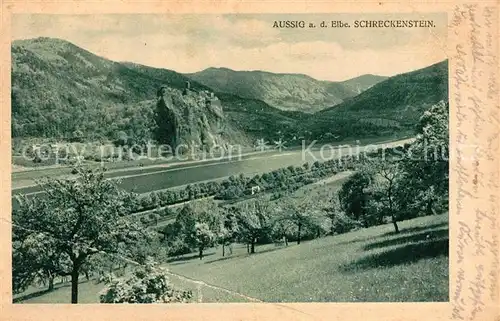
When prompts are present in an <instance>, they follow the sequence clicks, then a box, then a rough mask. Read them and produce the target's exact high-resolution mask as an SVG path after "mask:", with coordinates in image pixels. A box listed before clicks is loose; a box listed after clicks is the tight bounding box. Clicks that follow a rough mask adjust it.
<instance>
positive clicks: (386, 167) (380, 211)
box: [369, 160, 401, 233]
mask: <svg viewBox="0 0 500 321" xmlns="http://www.w3.org/2000/svg"><path fill="white" fill-rule="evenodd" d="M370 170H372V171H373V172H374V173H375V175H376V177H375V179H374V180H373V182H372V184H371V186H370V187H369V190H370V192H371V194H372V199H371V200H370V204H371V205H373V207H374V208H375V209H376V210H375V211H376V213H375V216H378V217H379V218H381V217H382V216H383V215H385V214H389V216H390V217H391V222H392V224H393V225H394V231H395V232H396V233H399V227H398V223H397V222H398V220H400V219H401V218H400V217H399V216H400V215H401V213H400V212H399V203H398V199H397V198H396V195H397V194H396V191H397V188H398V179H399V178H400V176H401V170H400V168H399V166H398V163H397V162H394V161H390V160H385V161H377V162H372V163H371V164H370ZM378 222H379V223H381V219H380V220H379V221H378Z"/></svg>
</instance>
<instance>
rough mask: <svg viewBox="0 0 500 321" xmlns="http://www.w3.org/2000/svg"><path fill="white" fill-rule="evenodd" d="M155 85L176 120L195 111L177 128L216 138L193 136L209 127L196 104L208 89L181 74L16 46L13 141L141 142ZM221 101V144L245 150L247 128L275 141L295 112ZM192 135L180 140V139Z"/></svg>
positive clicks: (46, 43) (43, 42) (52, 44)
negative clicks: (170, 102) (164, 92)
mask: <svg viewBox="0 0 500 321" xmlns="http://www.w3.org/2000/svg"><path fill="white" fill-rule="evenodd" d="M187 81H190V85H191V92H192V93H193V94H194V95H197V94H199V95H200V96H199V97H198V98H196V99H195V98H193V99H189V102H187V101H186V99H184V98H183V97H184V96H182V95H180V92H181V90H182V89H183V88H184V87H185V84H186V82H187ZM161 86H166V87H168V88H169V89H171V93H172V95H174V96H175V97H177V98H179V99H176V101H178V102H179V103H178V106H177V107H176V110H177V112H176V113H175V114H176V115H178V116H179V117H181V118H182V117H184V116H183V115H187V114H186V113H187V112H186V113H185V112H184V110H192V109H195V110H197V112H196V113H195V114H196V115H197V116H196V119H191V120H190V121H187V120H186V119H184V120H183V121H181V124H180V125H181V126H182V127H183V128H191V129H192V130H193V131H195V133H194V134H193V135H195V136H196V137H200V136H203V137H202V138H206V137H211V136H213V135H216V134H217V133H215V132H206V133H203V134H201V133H196V131H197V128H199V126H198V124H199V123H201V124H204V125H203V126H204V127H205V128H208V127H210V128H215V127H214V126H212V125H213V124H212V123H210V122H211V120H213V119H214V117H212V116H213V115H212V114H210V113H209V112H208V110H207V112H205V111H203V110H204V109H203V108H204V107H205V104H204V103H202V104H201V105H200V104H199V101H201V100H204V99H205V98H204V97H201V96H206V92H205V91H207V92H211V91H212V90H211V89H210V88H208V87H206V86H204V85H202V84H200V83H198V82H196V81H193V80H190V79H188V78H186V77H185V76H184V75H182V74H180V73H177V72H175V71H172V70H167V69H159V68H152V67H147V66H142V65H139V64H133V63H120V62H115V61H111V60H108V59H106V58H103V57H99V56H97V55H95V54H93V53H91V52H89V51H87V50H85V49H83V48H80V47H78V46H76V45H74V44H72V43H70V42H67V41H65V40H61V39H54V38H36V39H29V40H19V41H14V42H13V43H12V91H11V98H12V136H13V138H19V139H26V138H33V137H34V138H50V139H54V140H67V139H74V138H75V137H76V138H78V139H79V140H82V141H96V140H113V139H116V136H117V135H118V133H122V132H125V133H126V134H127V135H128V136H129V137H135V139H136V140H137V141H140V140H144V139H147V137H148V136H150V134H151V131H150V128H151V120H152V117H153V112H154V110H155V106H156V99H157V91H158V89H159V88H160V87H161ZM214 98H217V95H216V96H215V97H214ZM219 103H220V106H219V107H220V108H221V109H222V112H223V113H224V112H225V111H226V110H228V114H227V115H226V114H225V113H224V115H223V121H222V122H223V124H222V127H224V128H225V129H224V130H225V132H226V136H227V142H231V143H241V144H245V145H248V144H250V143H251V140H253V139H254V138H257V137H249V135H247V133H246V132H245V130H248V131H250V132H252V131H253V132H256V131H257V129H259V128H260V127H259V126H260V122H261V121H263V120H266V121H268V124H269V125H270V126H267V127H266V128H265V129H264V132H263V133H259V137H261V136H262V135H273V134H274V133H275V132H276V126H279V125H280V124H284V123H287V124H288V123H292V122H293V121H294V120H293V119H292V118H293V114H290V115H283V112H281V111H279V110H277V109H275V108H273V107H270V106H268V105H267V104H265V103H263V102H260V101H256V100H245V99H243V98H239V97H233V96H231V95H223V97H222V99H221V100H220V102H219ZM256 106H258V108H257V107H256ZM256 113H257V114H256ZM258 113H260V114H258ZM189 117H192V114H191V116H189ZM291 117H292V118H291ZM205 120H208V121H209V123H210V124H208V125H207V122H206V121H205ZM237 124H240V125H241V126H238V125H237ZM273 124H276V126H274V125H273ZM220 125H221V124H219V125H218V126H219V127H221V126H220ZM203 126H202V127H203ZM192 137H193V136H191V134H189V135H186V136H185V139H181V141H182V140H189V139H191V138H192ZM202 138H200V139H201V140H203V139H202Z"/></svg>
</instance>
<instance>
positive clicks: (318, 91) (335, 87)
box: [186, 68, 386, 113]
mask: <svg viewBox="0 0 500 321" xmlns="http://www.w3.org/2000/svg"><path fill="white" fill-rule="evenodd" d="M186 76H188V77H189V78H191V79H193V80H195V81H198V82H200V83H202V84H204V85H206V86H208V87H210V88H213V89H214V90H216V91H218V92H224V93H229V94H234V95H237V96H240V97H244V98H252V99H259V100H262V101H264V102H266V103H267V104H269V105H271V106H273V107H276V108H279V109H282V110H295V111H303V112H308V113H311V112H316V111H319V110H321V109H323V108H326V107H330V106H333V105H337V104H339V103H341V102H343V101H344V100H345V99H347V98H350V97H354V96H355V95H357V94H359V93H360V92H362V91H364V90H366V89H367V88H369V87H371V86H373V85H374V84H376V83H378V82H380V81H382V80H384V79H385V78H386V77H382V76H374V75H364V76H361V77H357V78H354V79H351V80H347V81H344V82H330V81H319V80H316V79H314V78H311V77H309V76H306V75H302V74H276V73H270V72H264V71H234V70H231V69H228V68H208V69H205V70H203V71H200V72H197V73H192V74H186Z"/></svg>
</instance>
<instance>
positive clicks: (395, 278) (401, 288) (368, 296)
mask: <svg viewBox="0 0 500 321" xmlns="http://www.w3.org/2000/svg"><path fill="white" fill-rule="evenodd" d="M400 228H401V233H400V234H394V232H393V227H392V225H391V224H387V225H381V226H377V227H371V228H368V229H362V230H358V231H355V232H351V233H346V234H342V235H337V236H329V237H325V238H320V239H315V240H312V241H308V242H303V243H302V244H300V245H295V244H291V245H289V246H288V247H276V246H275V245H274V244H270V245H262V246H258V247H257V248H256V252H257V253H255V254H254V255H248V254H247V253H246V247H244V246H241V245H235V246H234V248H233V253H232V255H230V256H226V257H222V256H221V249H220V248H218V249H211V250H209V251H207V252H206V257H205V258H204V259H203V260H199V259H197V258H196V256H195V255H187V256H184V257H180V258H177V259H176V260H173V261H171V262H169V263H167V264H165V266H167V267H168V268H169V269H170V271H171V272H173V273H176V274H178V275H182V276H185V277H187V278H190V279H194V280H200V281H203V282H205V283H206V284H209V285H214V286H217V287H219V288H224V289H227V290H230V291H232V293H228V292H227V291H225V290H222V289H214V288H211V287H209V286H206V285H202V286H201V287H200V286H199V285H198V284H196V283H195V282H192V281H188V280H186V279H183V278H180V277H177V276H172V277H171V281H172V283H173V284H175V285H177V286H178V287H180V288H184V289H190V290H192V291H193V292H194V296H195V300H196V301H201V302H244V301H248V299H246V298H244V297H242V296H239V295H238V294H237V293H239V294H243V295H245V296H248V297H251V298H256V299H259V300H262V301H266V302H297V301H300V302H307V301H309V302H311V301H314V302H322V301H323V302H346V301H348V302H352V301H364V302H366V301H392V302H394V301H405V302H412V301H447V300H448V214H447V213H446V214H442V215H436V216H427V217H421V218H416V219H413V220H407V221H404V222H401V223H400ZM101 288H102V284H100V285H96V284H95V283H94V282H93V281H89V282H83V283H82V284H81V285H80V302H81V303H95V302H98V296H97V293H98V291H99V290H100V289H101ZM199 288H201V291H199V290H198V289H199ZM69 299H70V287H69V285H66V284H64V285H59V286H58V287H57V289H56V290H55V291H53V292H51V293H46V294H44V295H41V296H37V297H33V298H30V299H28V300H25V301H22V302H23V303H56V302H59V303H68V302H69Z"/></svg>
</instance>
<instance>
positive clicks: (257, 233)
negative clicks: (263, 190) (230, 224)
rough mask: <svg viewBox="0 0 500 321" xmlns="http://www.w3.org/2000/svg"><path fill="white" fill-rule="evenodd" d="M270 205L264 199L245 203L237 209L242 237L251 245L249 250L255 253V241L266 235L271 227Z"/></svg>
mask: <svg viewBox="0 0 500 321" xmlns="http://www.w3.org/2000/svg"><path fill="white" fill-rule="evenodd" d="M269 211H270V210H269V205H268V203H267V202H266V201H264V200H262V199H257V200H254V201H251V202H249V203H246V204H244V205H243V206H242V207H241V208H239V209H238V210H237V211H236V220H237V222H238V226H239V233H238V234H239V237H240V239H242V240H244V241H246V242H247V244H249V245H250V248H249V252H250V253H251V254H253V253H255V243H256V242H257V239H258V238H259V237H262V236H265V234H266V232H267V230H268V229H269V228H270V213H269Z"/></svg>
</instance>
